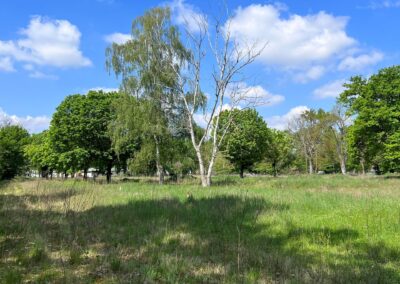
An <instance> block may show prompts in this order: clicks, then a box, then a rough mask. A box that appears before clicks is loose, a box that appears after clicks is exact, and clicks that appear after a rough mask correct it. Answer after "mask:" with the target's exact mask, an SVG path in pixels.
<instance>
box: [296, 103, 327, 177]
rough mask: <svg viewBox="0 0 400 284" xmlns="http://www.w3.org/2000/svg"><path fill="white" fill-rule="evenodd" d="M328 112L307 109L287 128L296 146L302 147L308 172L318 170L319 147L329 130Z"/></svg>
mask: <svg viewBox="0 0 400 284" xmlns="http://www.w3.org/2000/svg"><path fill="white" fill-rule="evenodd" d="M328 116H329V113H327V112H325V111H324V110H323V109H318V110H314V109H311V110H308V111H305V112H304V113H302V114H301V115H300V117H299V118H295V119H294V120H293V121H291V122H290V125H289V128H290V131H291V134H292V135H293V136H294V138H295V142H296V143H297V145H298V148H301V149H302V152H303V155H304V157H305V160H306V164H307V167H308V172H309V174H312V173H314V172H315V171H316V170H318V157H319V155H320V153H319V149H321V145H323V141H324V138H326V134H327V132H328V131H329V124H328V121H329V120H328V119H327V118H328Z"/></svg>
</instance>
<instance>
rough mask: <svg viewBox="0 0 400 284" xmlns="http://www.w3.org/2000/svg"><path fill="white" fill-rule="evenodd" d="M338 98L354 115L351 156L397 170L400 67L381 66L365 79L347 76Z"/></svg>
mask: <svg viewBox="0 0 400 284" xmlns="http://www.w3.org/2000/svg"><path fill="white" fill-rule="evenodd" d="M345 87H346V90H345V91H344V92H343V93H342V94H341V96H340V101H341V102H342V103H344V104H346V105H347V106H348V107H349V112H350V114H352V115H355V119H354V124H353V126H352V127H350V129H349V132H350V135H349V146H350V148H351V149H350V153H351V157H352V158H353V159H356V160H358V161H359V162H360V163H362V164H363V165H364V164H365V165H370V166H371V165H372V166H374V167H376V168H379V169H381V170H384V171H392V170H398V164H399V163H398V162H399V149H400V147H399V142H398V141H399V139H398V137H399V134H398V133H399V131H400V66H393V67H389V68H384V69H381V70H380V71H379V72H378V73H377V74H374V75H372V76H371V77H369V78H368V79H364V78H362V77H360V76H355V77H352V78H350V82H349V83H348V84H345Z"/></svg>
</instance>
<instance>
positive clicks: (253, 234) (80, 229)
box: [0, 176, 400, 283]
mask: <svg viewBox="0 0 400 284" xmlns="http://www.w3.org/2000/svg"><path fill="white" fill-rule="evenodd" d="M194 183H195V182H194V181H190V182H186V183H185V184H179V185H176V184H167V185H165V186H159V185H157V184H154V183H151V182H146V181H145V180H140V181H136V182H124V183H114V184H110V185H105V184H102V185H99V184H94V183H90V182H75V181H72V180H69V181H64V182H63V181H37V180H27V181H12V182H3V183H1V184H0V283H21V282H33V283H94V282H95V283H144V282H146V283H159V282H161V283H199V282H200V283H204V282H207V283H238V282H239V283H257V282H258V283H299V282H300V283H315V282H319V283H359V282H361V283H400V179H399V178H396V177H364V178H360V177H342V176H312V177H309V176H290V177H281V178H268V177H261V178H260V177H251V178H250V177H249V178H246V179H244V180H239V179H238V178H236V177H218V178H217V179H216V181H215V186H213V187H211V188H207V189H203V188H201V187H199V186H198V185H196V184H194Z"/></svg>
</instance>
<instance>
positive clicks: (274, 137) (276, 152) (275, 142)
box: [266, 129, 295, 176]
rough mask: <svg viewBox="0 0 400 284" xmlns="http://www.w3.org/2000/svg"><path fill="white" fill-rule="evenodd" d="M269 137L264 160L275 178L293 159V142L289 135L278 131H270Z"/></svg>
mask: <svg viewBox="0 0 400 284" xmlns="http://www.w3.org/2000/svg"><path fill="white" fill-rule="evenodd" d="M270 136H271V137H270V143H269V144H268V146H267V149H266V160H267V161H268V162H269V163H270V164H271V168H272V174H273V175H274V176H277V175H278V174H279V172H280V171H281V170H283V169H285V168H287V167H289V166H290V164H291V163H292V162H293V160H294V159H295V151H294V141H293V138H292V136H291V135H290V134H289V133H287V132H284V131H280V130H275V129H271V130H270Z"/></svg>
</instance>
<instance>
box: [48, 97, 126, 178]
mask: <svg viewBox="0 0 400 284" xmlns="http://www.w3.org/2000/svg"><path fill="white" fill-rule="evenodd" d="M117 97H118V93H104V92H102V91H90V92H89V93H88V94H87V95H71V96H68V97H66V98H65V99H64V101H63V102H62V103H61V104H60V105H59V106H58V107H57V110H56V112H55V113H54V115H53V119H52V121H51V125H50V130H49V136H50V143H51V146H52V147H53V149H54V151H55V152H56V153H57V154H58V155H59V157H58V163H57V165H58V170H60V171H63V172H67V171H72V172H75V171H78V170H87V169H88V168H89V167H96V168H98V169H99V170H100V171H101V172H107V174H110V171H111V167H112V165H113V163H114V162H115V160H116V155H115V152H114V151H113V149H112V147H111V138H110V135H109V132H108V125H109V124H110V122H111V121H112V120H113V119H114V114H113V112H112V111H111V105H112V102H113V101H114V100H115V99H116V98H117Z"/></svg>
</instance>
